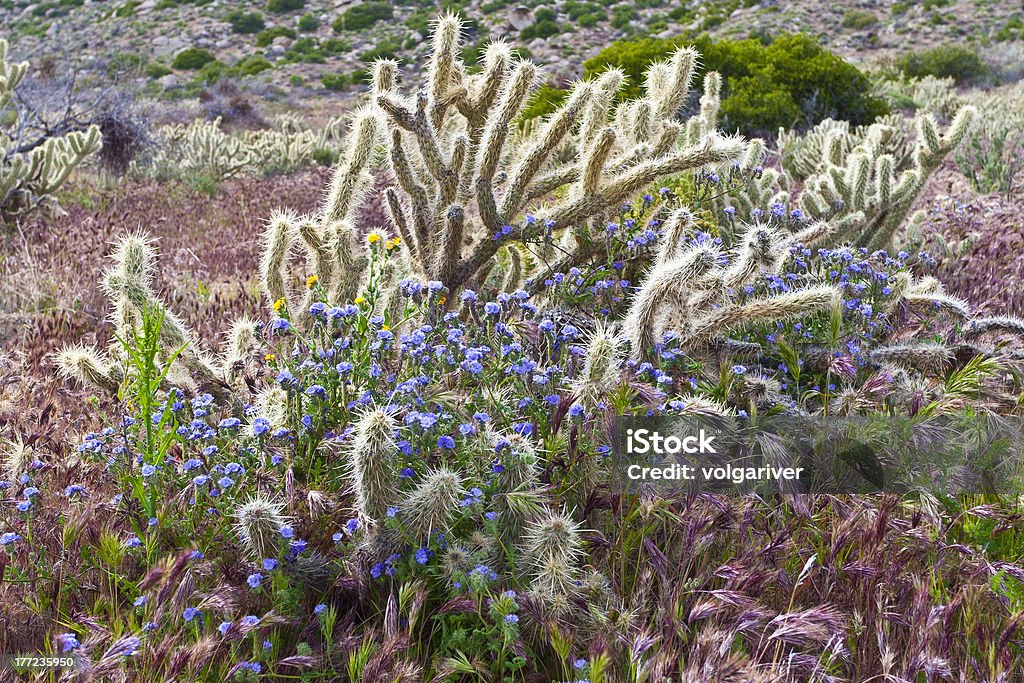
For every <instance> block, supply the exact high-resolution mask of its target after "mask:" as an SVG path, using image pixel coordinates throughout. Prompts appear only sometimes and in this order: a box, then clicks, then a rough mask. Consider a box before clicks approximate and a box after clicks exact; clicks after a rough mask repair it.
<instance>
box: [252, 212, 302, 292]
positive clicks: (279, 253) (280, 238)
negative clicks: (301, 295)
mask: <svg viewBox="0 0 1024 683" xmlns="http://www.w3.org/2000/svg"><path fill="white" fill-rule="evenodd" d="M297 222H298V217H297V216H296V215H295V214H293V213H289V212H277V213H274V214H273V215H272V216H271V217H270V222H269V223H268V225H267V229H266V231H265V232H264V236H263V249H262V250H261V255H260V279H261V281H262V284H263V293H264V294H265V295H266V297H267V300H268V301H267V302H268V304H271V305H273V304H274V303H275V302H277V301H282V300H284V301H287V292H286V290H285V264H286V262H287V261H288V250H289V249H290V248H291V245H292V239H293V235H294V234H295V232H296V231H297V228H296V227H295V226H296V223H297Z"/></svg>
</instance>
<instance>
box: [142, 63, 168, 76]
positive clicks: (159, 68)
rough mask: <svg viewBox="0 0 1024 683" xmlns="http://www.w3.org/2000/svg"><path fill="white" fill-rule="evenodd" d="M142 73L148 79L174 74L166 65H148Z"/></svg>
mask: <svg viewBox="0 0 1024 683" xmlns="http://www.w3.org/2000/svg"><path fill="white" fill-rule="evenodd" d="M142 72H143V73H144V74H146V77H147V78H161V77H163V76H166V75H167V74H172V73H174V72H173V71H172V70H171V69H169V68H168V67H166V66H165V65H163V64H156V63H152V64H147V65H146V68H145V69H143V71H142Z"/></svg>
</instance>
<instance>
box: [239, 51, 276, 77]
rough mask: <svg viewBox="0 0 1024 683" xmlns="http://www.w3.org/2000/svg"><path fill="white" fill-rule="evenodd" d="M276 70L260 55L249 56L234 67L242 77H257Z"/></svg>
mask: <svg viewBox="0 0 1024 683" xmlns="http://www.w3.org/2000/svg"><path fill="white" fill-rule="evenodd" d="M272 68H274V67H273V65H272V64H271V63H270V62H268V61H267V60H266V59H264V58H263V57H260V56H259V55H248V56H246V57H243V58H242V59H240V60H238V62H236V63H235V65H234V66H233V67H232V70H233V71H236V72H238V73H239V74H240V75H242V76H255V75H256V74H258V73H260V72H262V71H266V70H267V69H272Z"/></svg>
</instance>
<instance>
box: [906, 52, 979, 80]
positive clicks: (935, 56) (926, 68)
mask: <svg viewBox="0 0 1024 683" xmlns="http://www.w3.org/2000/svg"><path fill="white" fill-rule="evenodd" d="M896 68H897V69H899V70H900V71H902V72H903V73H904V74H906V75H907V76H909V77H910V78H922V77H924V76H935V77H937V78H952V79H954V80H955V81H956V82H957V83H974V82H976V81H979V80H981V79H983V78H984V77H985V76H986V75H988V66H986V64H985V62H983V61H982V60H981V57H979V56H978V55H977V53H976V52H974V50H971V49H970V48H966V47H962V46H960V45H940V46H938V47H933V48H929V49H927V50H921V51H918V52H911V53H908V54H905V55H901V56H900V57H898V58H897V59H896Z"/></svg>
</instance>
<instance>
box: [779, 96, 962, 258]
mask: <svg viewBox="0 0 1024 683" xmlns="http://www.w3.org/2000/svg"><path fill="white" fill-rule="evenodd" d="M974 114H975V110H974V108H973V107H964V108H963V109H961V110H960V112H959V113H958V114H957V115H956V118H954V119H953V122H952V123H951V124H950V125H949V128H948V129H947V130H946V132H945V134H943V135H941V136H940V135H939V131H938V127H937V124H936V123H935V119H934V118H933V117H932V116H931V115H930V114H919V115H918V117H917V119H916V124H917V129H918V139H917V146H916V147H915V150H914V165H913V167H912V168H909V169H907V170H906V171H903V173H901V174H900V175H899V176H898V177H897V175H896V163H897V162H896V159H894V158H893V156H892V155H890V154H883V153H881V152H882V148H883V141H882V140H881V139H880V138H878V137H877V136H875V137H872V136H869V137H868V138H867V139H865V141H864V142H862V143H861V144H860V145H858V146H857V147H855V148H854V149H853V150H851V151H850V153H849V154H848V155H847V156H846V157H845V158H841V157H840V155H838V154H832V152H831V150H830V153H829V160H828V164H827V165H826V167H825V169H824V170H823V171H822V172H820V173H818V174H816V175H814V176H811V177H810V178H808V179H807V181H806V184H805V186H804V189H803V191H802V192H801V193H800V196H799V199H798V203H799V205H800V207H801V208H802V209H803V211H804V212H805V213H807V214H808V215H809V216H811V217H815V218H817V217H827V216H830V215H833V216H834V218H833V219H832V220H833V224H834V226H835V227H836V229H837V231H838V234H839V236H841V237H842V238H843V239H844V241H847V242H849V243H851V244H856V245H858V246H866V247H868V249H869V250H874V249H881V248H883V247H885V246H887V245H888V244H889V243H890V242H891V241H892V238H893V236H894V234H895V232H896V230H897V229H898V228H899V227H900V226H901V225H902V224H903V221H904V219H906V217H907V214H908V213H909V212H910V208H911V206H912V205H913V203H914V200H915V199H917V195H918V194H919V193H920V191H921V188H922V187H924V183H925V181H926V180H927V179H928V177H929V176H930V175H931V173H932V172H933V171H934V170H935V169H936V168H938V166H939V164H940V163H942V160H943V159H944V158H945V157H946V155H948V154H949V153H950V152H951V151H952V150H953V149H954V148H955V147H956V146H957V145H959V144H960V141H961V140H962V139H963V137H964V134H965V133H966V132H967V128H968V126H969V125H970V123H971V120H972V119H973V117H974Z"/></svg>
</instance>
